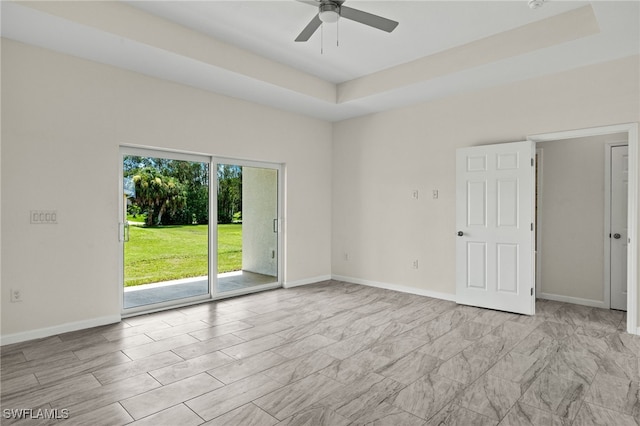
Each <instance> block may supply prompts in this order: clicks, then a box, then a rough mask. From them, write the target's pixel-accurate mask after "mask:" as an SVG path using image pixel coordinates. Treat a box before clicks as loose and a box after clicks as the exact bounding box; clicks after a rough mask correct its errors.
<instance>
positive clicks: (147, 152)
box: [117, 144, 286, 318]
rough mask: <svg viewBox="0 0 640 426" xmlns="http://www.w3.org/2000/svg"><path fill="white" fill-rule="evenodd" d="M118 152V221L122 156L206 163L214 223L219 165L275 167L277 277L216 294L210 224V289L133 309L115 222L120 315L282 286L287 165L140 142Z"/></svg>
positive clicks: (214, 248) (215, 239) (214, 247)
mask: <svg viewBox="0 0 640 426" xmlns="http://www.w3.org/2000/svg"><path fill="white" fill-rule="evenodd" d="M118 153H119V159H120V160H119V168H118V170H119V177H118V180H119V186H118V188H119V194H118V223H121V220H126V216H125V217H122V216H121V215H123V212H124V200H123V197H122V191H123V188H124V176H123V171H124V167H123V162H122V159H123V157H124V156H125V155H137V156H141V157H145V156H148V157H153V156H155V157H158V158H167V159H173V160H183V161H199V162H203V163H207V164H209V224H210V225H211V224H212V223H215V224H216V225H217V217H218V203H217V190H218V176H217V172H216V174H214V170H216V171H217V166H218V164H220V163H222V164H235V165H239V166H247V167H257V168H271V169H276V170H278V201H277V205H278V243H277V244H278V249H277V250H278V277H277V283H273V284H264V285H257V286H254V287H252V288H250V289H249V290H235V291H230V292H226V293H222V294H217V293H216V289H217V284H218V273H217V271H218V251H217V245H218V232H217V231H218V227H217V226H209V244H208V250H209V271H208V278H209V291H208V293H207V294H203V295H200V296H193V297H189V298H184V299H176V300H169V301H166V302H161V303H156V304H153V305H145V306H139V307H136V308H129V309H124V244H125V243H124V241H122V239H121V235H120V232H121V231H120V225H118V227H117V228H118V231H117V232H118V240H119V241H120V244H119V247H120V255H119V256H118V262H119V265H118V269H119V274H120V278H119V279H118V285H119V292H118V295H119V298H120V301H119V304H120V317H121V318H127V317H131V316H135V315H141V314H148V313H153V312H159V311H164V310H167V309H175V308H181V307H184V306H189V305H195V304H199V303H204V302H209V301H212V300H220V299H226V298H229V297H234V296H239V295H243V294H249V293H255V292H259V291H264V290H270V289H275V288H279V287H282V286H283V283H284V280H285V266H286V262H285V259H286V246H285V241H286V236H285V231H286V227H285V220H284V211H285V187H284V185H285V182H286V180H285V173H286V167H285V164H284V163H275V162H268V161H256V160H243V159H238V158H233V157H221V156H215V155H210V154H202V153H195V152H187V151H182V150H172V149H165V148H157V147H148V146H143V145H132V144H122V145H120V146H119V148H118ZM212 218H213V221H212Z"/></svg>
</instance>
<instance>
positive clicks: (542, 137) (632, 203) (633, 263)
mask: <svg viewBox="0 0 640 426" xmlns="http://www.w3.org/2000/svg"><path fill="white" fill-rule="evenodd" d="M625 132H626V133H627V143H628V146H629V188H628V194H627V197H628V210H627V221H628V223H627V227H628V240H627V243H628V246H627V327H626V329H627V330H626V331H627V333H630V334H640V327H638V324H637V323H638V241H637V240H638V229H637V225H638V224H637V220H638V166H639V164H638V123H625V124H617V125H611V126H601V127H592V128H587V129H578V130H567V131H560V132H553V133H541V134H535V135H529V136H527V139H528V140H531V141H533V142H536V143H538V142H550V141H559V140H563V139H573V138H581V137H588V136H599V135H609V134H615V133H625Z"/></svg>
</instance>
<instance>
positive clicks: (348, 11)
mask: <svg viewBox="0 0 640 426" xmlns="http://www.w3.org/2000/svg"><path fill="white" fill-rule="evenodd" d="M340 16H342V17H343V18H347V19H351V20H352V21H356V22H360V23H361V24H365V25H368V26H370V27H373V28H377V29H379V30H382V31H386V32H388V33H390V32H391V31H393V30H394V29H395V28H396V27H397V26H398V23H397V22H396V21H392V20H391V19H387V18H383V17H382V16H378V15H373V14H371V13H367V12H363V11H362V10H358V9H353V8H350V7H347V6H341V7H340Z"/></svg>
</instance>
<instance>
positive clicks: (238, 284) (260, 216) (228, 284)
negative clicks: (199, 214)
mask: <svg viewBox="0 0 640 426" xmlns="http://www.w3.org/2000/svg"><path fill="white" fill-rule="evenodd" d="M217 174H218V200H217V201H218V202H217V210H218V228H217V231H218V232H217V234H218V241H217V247H218V252H217V263H218V276H217V285H216V293H218V294H220V293H230V292H233V293H242V292H249V291H254V290H256V288H257V287H258V286H264V285H268V284H274V283H278V282H279V279H278V267H279V261H278V260H279V247H278V245H279V237H278V234H279V218H278V213H279V208H278V169H277V168H269V167H254V166H246V165H241V164H228V163H227V164H222V163H219V164H217Z"/></svg>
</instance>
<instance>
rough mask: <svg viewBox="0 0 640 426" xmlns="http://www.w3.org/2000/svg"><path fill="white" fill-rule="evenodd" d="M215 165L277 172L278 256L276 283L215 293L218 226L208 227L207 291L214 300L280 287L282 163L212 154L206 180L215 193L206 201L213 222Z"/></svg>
mask: <svg viewBox="0 0 640 426" xmlns="http://www.w3.org/2000/svg"><path fill="white" fill-rule="evenodd" d="M218 164H233V165H236V166H241V167H255V168H259V169H272V170H277V171H278V181H277V185H278V200H277V206H278V238H277V241H278V242H277V244H278V246H277V249H276V251H277V256H278V262H277V265H278V276H277V277H276V282H275V283H269V284H262V285H256V286H253V287H251V288H249V289H248V290H247V289H240V290H234V291H227V292H225V293H218V292H217V289H218V272H217V271H218V251H217V247H218V227H217V226H210V227H209V230H210V232H211V234H210V235H211V237H210V238H211V239H210V243H209V244H210V246H211V245H212V248H216V250H215V252H213V250H211V253H210V255H211V258H210V261H209V268H210V270H209V275H210V276H212V277H214V278H213V280H212V281H211V288H210V292H211V298H212V299H214V300H217V299H224V298H227V297H234V296H240V295H243V294H250V293H256V292H259V291H264V290H271V289H275V288H280V287H282V286H283V285H282V283H283V282H284V257H285V256H284V241H285V240H284V228H285V227H284V220H283V212H284V196H283V195H284V164H282V163H273V162H269V161H255V160H242V159H238V158H233V157H221V156H213V157H212V158H211V174H212V179H210V183H211V185H214V186H212V187H211V189H210V191H215V192H213V193H215V194H216V196H215V197H209V201H210V203H211V205H210V211H211V217H212V218H214V220H215V222H216V224H217V221H218V220H217V219H218V203H217V200H218V196H217V193H218V175H217V170H218ZM214 170H215V171H216V174H215V176H214V175H213V171H214ZM212 272H215V274H213V275H212Z"/></svg>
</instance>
